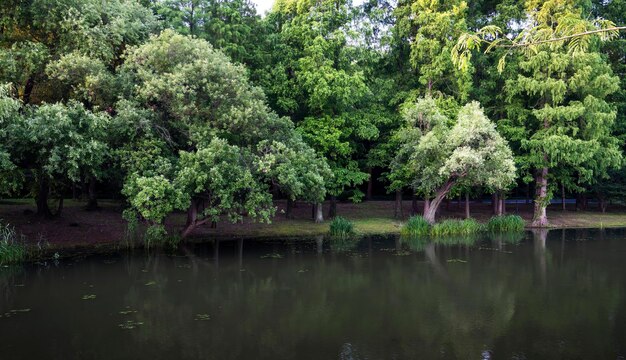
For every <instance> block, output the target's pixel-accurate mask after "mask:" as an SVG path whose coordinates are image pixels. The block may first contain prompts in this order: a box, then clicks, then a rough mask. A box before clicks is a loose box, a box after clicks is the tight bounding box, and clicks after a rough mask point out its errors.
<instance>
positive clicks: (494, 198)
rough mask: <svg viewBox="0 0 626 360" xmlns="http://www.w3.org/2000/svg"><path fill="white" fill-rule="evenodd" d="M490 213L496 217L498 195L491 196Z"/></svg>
mask: <svg viewBox="0 0 626 360" xmlns="http://www.w3.org/2000/svg"><path fill="white" fill-rule="evenodd" d="M491 212H492V214H493V215H498V193H493V194H492V195H491Z"/></svg>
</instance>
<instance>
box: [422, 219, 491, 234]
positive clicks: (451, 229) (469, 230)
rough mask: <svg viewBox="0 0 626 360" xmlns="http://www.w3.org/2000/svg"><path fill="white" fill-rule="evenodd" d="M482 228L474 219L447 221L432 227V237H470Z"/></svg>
mask: <svg viewBox="0 0 626 360" xmlns="http://www.w3.org/2000/svg"><path fill="white" fill-rule="evenodd" d="M483 229H484V226H483V225H482V224H480V223H479V222H478V221H476V220H474V219H464V220H456V219H447V220H444V221H442V222H440V223H437V224H435V225H433V227H432V229H431V230H430V234H431V235H432V236H435V237H437V236H452V235H471V234H476V233H479V232H481V231H482V230H483Z"/></svg>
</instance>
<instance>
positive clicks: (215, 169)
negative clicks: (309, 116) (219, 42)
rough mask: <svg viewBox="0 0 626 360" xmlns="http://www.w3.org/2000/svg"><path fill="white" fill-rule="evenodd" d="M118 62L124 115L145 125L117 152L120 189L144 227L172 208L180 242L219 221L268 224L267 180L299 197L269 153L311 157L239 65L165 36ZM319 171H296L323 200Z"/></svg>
mask: <svg viewBox="0 0 626 360" xmlns="http://www.w3.org/2000/svg"><path fill="white" fill-rule="evenodd" d="M126 59H127V62H126V63H125V64H124V65H123V66H122V69H121V71H120V73H121V76H122V77H123V78H125V79H128V81H129V83H128V86H127V91H128V98H129V99H130V100H131V101H130V102H127V103H126V104H127V105H128V106H130V109H129V110H128V113H129V114H133V113H137V112H138V113H145V115H144V116H141V118H147V119H148V121H149V122H148V130H147V131H146V136H145V140H144V141H140V142H139V143H138V146H137V147H135V148H134V149H130V151H128V153H127V157H126V159H127V160H126V168H127V169H128V170H127V171H128V175H127V178H126V181H125V185H124V190H123V191H124V194H125V195H126V196H127V197H128V198H129V202H130V204H131V205H132V206H133V207H134V208H135V209H136V210H137V212H138V213H139V214H140V215H141V216H142V217H143V218H144V219H146V220H148V221H149V223H150V224H151V225H153V226H156V227H160V226H161V224H162V222H163V220H164V219H165V217H166V216H167V214H169V213H171V212H172V211H173V210H175V209H186V210H187V219H188V220H187V225H186V227H185V229H184V230H183V236H187V235H189V234H190V233H191V232H192V231H193V229H195V228H196V227H198V226H200V225H202V224H204V223H206V222H209V221H211V222H215V221H217V220H218V219H220V218H221V217H222V216H224V217H227V218H228V219H229V220H231V221H240V220H242V216H243V215H244V214H245V215H248V216H249V217H250V218H253V219H257V220H260V221H269V220H270V217H271V216H272V215H273V213H274V210H275V209H274V207H273V205H272V203H271V200H272V197H271V194H270V189H269V185H268V182H267V180H268V179H271V180H275V181H276V182H277V186H278V187H283V188H285V189H291V190H292V191H293V192H294V193H293V194H292V195H293V196H298V195H302V191H301V190H296V189H295V188H292V186H294V184H293V179H292V178H291V177H289V176H282V175H285V174H286V173H287V172H289V171H290V167H291V166H293V164H292V163H290V162H285V161H284V160H285V158H282V159H280V160H279V161H274V160H275V159H276V158H273V159H270V153H271V152H273V153H275V154H276V153H278V152H280V151H276V150H278V149H283V147H285V148H284V149H283V150H284V152H286V153H289V155H288V156H287V157H286V158H287V160H289V159H288V157H289V156H291V155H293V156H294V157H296V158H298V157H300V158H301V159H298V162H306V161H307V160H308V161H310V162H312V163H316V162H317V163H318V164H319V160H316V159H317V158H316V156H315V153H314V152H312V151H311V150H310V148H308V147H307V146H304V145H303V144H301V143H300V144H297V141H294V142H292V143H290V142H289V141H288V140H290V139H297V135H296V134H295V133H294V129H293V124H292V123H291V122H290V121H289V120H288V119H286V118H279V117H278V116H277V115H276V114H274V113H272V112H271V111H269V109H268V108H267V106H266V105H265V98H264V96H263V93H262V92H261V91H260V89H258V88H255V87H253V86H251V85H250V83H249V82H248V79H247V76H246V72H245V69H244V68H243V67H242V66H240V65H235V64H233V63H231V62H230V61H229V59H228V58H227V57H226V56H225V55H224V54H223V53H221V52H220V51H218V50H214V49H213V47H212V46H211V45H210V44H209V43H208V42H206V41H205V40H201V39H195V38H191V37H188V36H183V35H179V34H176V33H175V32H173V31H171V30H165V31H163V32H162V33H161V34H160V35H159V36H155V37H152V38H151V39H150V41H148V42H147V43H146V44H144V45H142V46H139V47H135V48H132V49H130V51H129V52H128V54H127V56H126ZM131 109H132V110H131ZM131 118H136V117H135V116H131ZM290 145H293V147H290ZM268 149H271V151H269V152H268ZM281 151H282V150H281ZM324 168H325V167H324V166H323V164H322V165H321V166H320V167H319V168H316V169H313V168H311V167H309V168H308V169H307V170H306V171H307V174H308V175H310V176H313V177H316V179H317V181H318V184H317V186H318V189H317V194H315V196H318V197H319V196H322V197H323V196H324V195H325V187H324V185H322V184H321V180H320V179H323V178H324V175H323V172H324ZM293 171H295V172H296V173H297V172H298V171H299V170H298V169H296V170H293ZM311 174H312V175H311ZM312 190H314V189H312Z"/></svg>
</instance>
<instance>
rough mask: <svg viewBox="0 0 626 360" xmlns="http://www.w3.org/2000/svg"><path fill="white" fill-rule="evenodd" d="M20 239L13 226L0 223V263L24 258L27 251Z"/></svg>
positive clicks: (14, 261)
mask: <svg viewBox="0 0 626 360" xmlns="http://www.w3.org/2000/svg"><path fill="white" fill-rule="evenodd" d="M21 240H22V239H20V237H19V236H18V234H17V232H16V231H15V228H14V227H12V226H10V225H9V224H2V223H0V265H6V264H15V263H19V262H22V261H24V260H26V256H27V255H28V252H27V251H26V246H25V245H24V243H23V241H21Z"/></svg>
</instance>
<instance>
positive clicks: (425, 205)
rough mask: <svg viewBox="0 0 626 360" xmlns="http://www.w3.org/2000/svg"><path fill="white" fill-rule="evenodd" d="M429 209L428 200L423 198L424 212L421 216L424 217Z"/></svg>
mask: <svg viewBox="0 0 626 360" xmlns="http://www.w3.org/2000/svg"><path fill="white" fill-rule="evenodd" d="M429 209H430V199H428V198H426V197H425V198H424V211H423V212H422V214H423V215H426V213H427V212H428V210H429Z"/></svg>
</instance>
